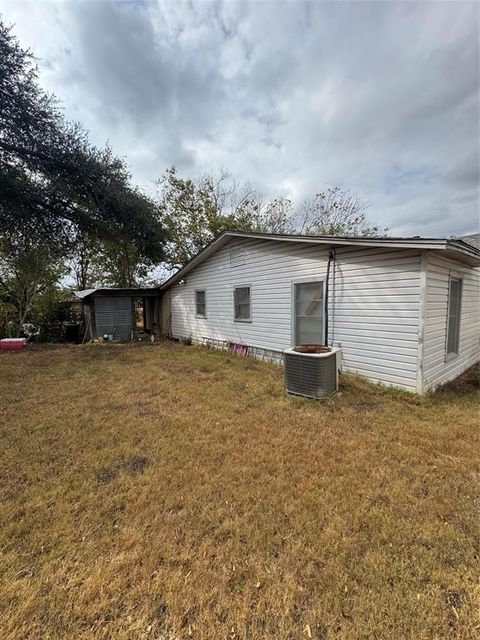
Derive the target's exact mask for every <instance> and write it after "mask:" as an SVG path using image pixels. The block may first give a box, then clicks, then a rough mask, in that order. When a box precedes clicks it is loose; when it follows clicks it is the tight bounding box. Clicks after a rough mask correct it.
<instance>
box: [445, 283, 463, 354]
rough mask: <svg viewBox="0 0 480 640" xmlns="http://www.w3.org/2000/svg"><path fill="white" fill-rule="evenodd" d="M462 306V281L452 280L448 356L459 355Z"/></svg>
mask: <svg viewBox="0 0 480 640" xmlns="http://www.w3.org/2000/svg"><path fill="white" fill-rule="evenodd" d="M461 306H462V281H461V280H460V279H458V278H451V280H450V289H449V292H448V328H447V354H448V353H458V347H459V343H460V309H461Z"/></svg>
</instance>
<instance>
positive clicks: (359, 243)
mask: <svg viewBox="0 0 480 640" xmlns="http://www.w3.org/2000/svg"><path fill="white" fill-rule="evenodd" d="M230 238H250V239H252V240H277V241H279V242H297V243H303V244H320V245H325V246H353V247H380V248H389V249H418V250H435V251H445V252H447V253H448V254H449V255H451V256H452V257H455V258H456V259H460V260H462V261H464V262H466V263H467V264H470V265H471V266H477V265H479V264H480V251H478V250H477V249H475V247H473V246H471V245H469V244H467V243H465V242H463V241H462V240H448V239H446V238H368V237H365V238H348V237H339V236H323V237H315V236H299V235H282V234H274V233H271V234H269V233H255V232H251V231H228V230H227V231H223V232H222V233H221V234H220V235H218V236H217V237H216V238H214V239H213V240H212V241H211V242H210V243H209V244H208V245H206V247H204V248H203V249H202V250H201V251H200V252H199V253H197V255H196V256H194V257H193V258H192V259H191V260H190V261H189V262H187V264H186V265H185V266H184V267H182V269H180V270H179V271H177V273H175V274H174V275H173V276H171V277H170V278H169V279H168V280H166V281H165V282H164V283H163V284H162V285H160V287H159V288H160V289H161V290H165V289H168V288H169V287H171V286H173V285H174V284H176V283H177V282H179V281H180V280H182V279H183V278H184V277H185V276H186V275H187V274H188V273H190V271H191V270H192V269H194V268H195V267H196V266H197V265H198V264H201V263H202V262H203V261H204V260H206V259H207V258H208V257H209V256H210V255H212V254H213V253H215V252H216V251H217V250H218V249H219V248H220V247H222V246H223V245H224V244H225V243H226V242H227V241H228V240H229V239H230Z"/></svg>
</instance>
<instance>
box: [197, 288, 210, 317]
mask: <svg viewBox="0 0 480 640" xmlns="http://www.w3.org/2000/svg"><path fill="white" fill-rule="evenodd" d="M195 313H196V314H197V316H200V317H201V318H206V316H207V304H206V295H205V291H204V290H202V291H195Z"/></svg>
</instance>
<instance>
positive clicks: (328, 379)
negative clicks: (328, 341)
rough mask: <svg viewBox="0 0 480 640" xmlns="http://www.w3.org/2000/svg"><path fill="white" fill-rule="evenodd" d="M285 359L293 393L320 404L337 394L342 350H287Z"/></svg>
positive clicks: (319, 347)
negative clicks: (317, 401) (339, 360)
mask: <svg viewBox="0 0 480 640" xmlns="http://www.w3.org/2000/svg"><path fill="white" fill-rule="evenodd" d="M283 355H284V363H285V385H286V388H287V391H288V392H289V393H294V394H296V395H299V396H306V397H307V398H315V399H316V400H317V399H320V398H327V397H328V396H330V395H331V394H332V393H335V391H337V389H338V366H337V358H338V357H339V355H340V349H337V348H335V347H324V346H322V345H301V346H298V347H292V348H291V349H286V350H285V351H284V352H283Z"/></svg>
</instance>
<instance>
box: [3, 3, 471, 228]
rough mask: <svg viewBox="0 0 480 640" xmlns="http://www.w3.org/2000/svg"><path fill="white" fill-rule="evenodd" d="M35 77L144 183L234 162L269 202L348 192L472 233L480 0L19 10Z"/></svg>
mask: <svg viewBox="0 0 480 640" xmlns="http://www.w3.org/2000/svg"><path fill="white" fill-rule="evenodd" d="M0 10H1V11H2V13H3V14H4V17H5V18H6V19H7V20H8V21H10V22H14V23H15V32H16V34H17V35H18V36H19V38H20V39H21V41H22V42H23V43H24V44H27V45H29V46H30V47H31V49H32V50H33V52H34V53H35V54H36V55H37V56H38V57H40V58H41V61H40V70H41V81H42V84H43V85H44V86H45V87H46V88H48V89H49V90H52V91H54V92H55V93H56V94H57V95H58V96H59V97H60V99H61V100H62V102H63V104H64V105H65V111H66V114H67V116H68V117H69V118H72V119H76V120H80V121H81V122H83V123H84V124H85V125H86V126H87V127H88V129H89V130H90V132H91V136H92V138H93V140H94V141H95V142H96V143H97V144H103V143H104V142H105V141H106V140H109V141H110V143H111V144H112V145H113V147H114V149H115V151H116V152H117V153H120V154H123V155H126V156H127V158H128V160H129V163H130V165H131V167H132V170H133V173H134V177H135V179H136V181H137V182H138V183H139V184H140V185H142V186H143V187H145V188H150V185H151V182H152V181H153V180H154V179H155V178H157V177H159V176H160V175H161V173H162V172H163V171H164V169H165V167H166V166H168V165H170V164H176V165H177V166H178V168H179V170H180V172H183V173H185V174H186V175H192V176H195V175H198V174H201V173H203V172H204V171H206V170H210V169H212V168H215V167H218V166H224V167H227V168H229V169H230V170H231V171H233V172H234V173H235V174H236V175H237V176H238V177H239V178H241V179H243V180H246V181H249V182H250V183H252V184H253V185H254V186H255V187H257V188H258V189H259V190H260V191H261V192H263V194H264V195H265V196H266V197H270V196H273V195H276V194H278V193H282V194H284V195H287V196H289V197H292V198H293V199H295V200H302V199H303V198H305V197H307V196H309V195H312V194H314V193H316V192H318V191H320V190H322V189H324V188H325V187H328V186H332V185H339V186H342V187H345V188H349V189H353V190H355V191H357V192H358V193H359V194H360V195H361V196H362V197H364V198H365V199H368V200H370V201H371V202H372V206H371V208H370V212H369V216H370V218H371V219H372V222H375V223H379V224H382V225H388V226H389V227H390V230H391V231H392V233H396V234H402V233H405V234H410V233H411V234H431V235H444V234H447V235H450V234H454V233H467V232H475V231H476V230H478V227H479V218H478V216H479V187H478V185H479V173H480V172H479V149H478V144H479V142H478V141H479V137H480V132H479V120H478V114H479V27H478V21H479V6H478V5H477V4H475V3H469V2H465V3H463V2H451V3H448V2H444V3H425V2H422V3H418V4H417V3H413V2H408V3H406V2H398V3H396V2H388V3H378V2H372V3H370V2H342V3H319V2H313V3H309V2H281V3H280V2H278V3H272V2H265V3H263V2H252V3H247V2H242V3H240V2H236V3H233V2H196V3H195V2H188V3H178V2H176V3H173V2H166V3H158V4H153V3H140V2H137V3H122V2H120V3H118V2H116V3H111V2H100V1H99V2H68V3H63V2H51V3H46V4H43V3H35V2H31V3H28V2H22V3H17V2H16V3H13V2H11V1H9V0H0Z"/></svg>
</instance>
